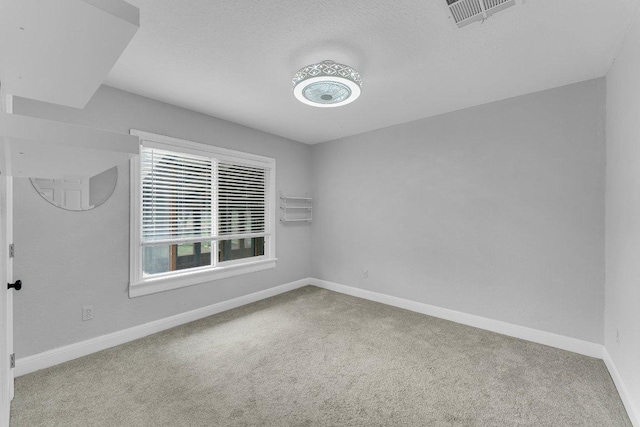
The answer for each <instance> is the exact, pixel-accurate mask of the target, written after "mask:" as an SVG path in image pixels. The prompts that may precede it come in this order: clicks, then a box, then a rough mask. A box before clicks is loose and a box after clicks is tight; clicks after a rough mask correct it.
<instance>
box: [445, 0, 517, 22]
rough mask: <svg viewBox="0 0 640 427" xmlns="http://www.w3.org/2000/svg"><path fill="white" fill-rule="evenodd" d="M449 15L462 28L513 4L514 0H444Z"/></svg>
mask: <svg viewBox="0 0 640 427" xmlns="http://www.w3.org/2000/svg"><path fill="white" fill-rule="evenodd" d="M446 1H447V6H449V10H450V11H451V16H453V19H454V20H455V21H456V24H458V27H460V28H462V27H464V26H465V25H469V24H471V23H472V22H475V21H482V20H484V19H486V18H488V17H489V16H491V15H493V14H494V13H497V12H500V11H501V10H503V9H506V8H508V7H511V6H514V5H515V4H516V0H446Z"/></svg>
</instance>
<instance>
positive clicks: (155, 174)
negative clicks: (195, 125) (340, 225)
mask: <svg viewBox="0 0 640 427" xmlns="http://www.w3.org/2000/svg"><path fill="white" fill-rule="evenodd" d="M131 133H132V134H134V135H137V136H139V137H140V156H138V157H137V158H136V159H134V160H132V166H131V221H132V223H131V235H132V242H131V283H130V286H129V295H130V296H132V297H133V296H139V295H145V294H149V293H155V292H160V291H164V290H169V289H175V288H178V287H183V286H189V285H193V284H197V283H203V282H206V281H210V280H215V279H220V278H224V277H229V276H233V275H237V274H244V273H249V272H254V271H259V270H264V269H267V268H273V267H275V262H276V258H275V224H274V218H275V213H274V212H272V210H273V209H275V191H274V184H275V160H274V159H271V158H268V157H263V156H257V155H254V154H248V153H242V152H238V151H232V150H227V149H222V148H218V147H213V146H209V145H206V144H199V143H195V142H191V141H183V140H180V139H176V138H170V137H166V136H162V135H155V134H150V133H147V132H141V131H134V130H132V131H131Z"/></svg>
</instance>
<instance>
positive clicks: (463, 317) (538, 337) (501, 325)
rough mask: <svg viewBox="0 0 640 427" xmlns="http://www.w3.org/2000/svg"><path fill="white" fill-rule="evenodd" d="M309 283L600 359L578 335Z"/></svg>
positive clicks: (598, 348) (315, 281) (596, 348)
mask: <svg viewBox="0 0 640 427" xmlns="http://www.w3.org/2000/svg"><path fill="white" fill-rule="evenodd" d="M311 284H312V285H314V286H317V287H319V288H324V289H328V290H330V291H335V292H340V293H343V294H347V295H351V296H354V297H358V298H363V299H367V300H370V301H375V302H380V303H382V304H387V305H391V306H394V307H399V308H404V309H405V310H410V311H415V312H417V313H422V314H427V315H429V316H433V317H438V318H440V319H445V320H450V321H452V322H456V323H462V324H463V325H468V326H473V327H475V328H480V329H485V330H487V331H491V332H497V333H499V334H502V335H508V336H510V337H515V338H520V339H523V340H527V341H532V342H535V343H538V344H544V345H548V346H550V347H555V348H560V349H562V350H567V351H572V352H574V353H578V354H583V355H585V356H590V357H595V358H598V359H601V358H602V348H603V346H602V344H597V343H593V342H589V341H583V340H579V339H577V338H571V337H566V336H563V335H558V334H554V333H551V332H545V331H540V330H538V329H533V328H527V327H526V326H519V325H514V324H511V323H507V322H501V321H499V320H493V319H488V318H486V317H481V316H476V315H473V314H467V313H462V312H460V311H455V310H450V309H448V308H442V307H436V306H434V305H429V304H424V303H421V302H416V301H411V300H408V299H404V298H398V297H394V296H391V295H385V294H380V293H377V292H372V291H368V290H365V289H360V288H354V287H352V286H345V285H340V284H338V283H333V282H328V281H326V280H319V279H311Z"/></svg>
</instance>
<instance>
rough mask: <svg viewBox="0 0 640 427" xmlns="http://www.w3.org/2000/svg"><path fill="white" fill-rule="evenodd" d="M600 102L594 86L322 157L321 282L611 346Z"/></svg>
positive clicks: (331, 150) (329, 150)
mask: <svg viewBox="0 0 640 427" xmlns="http://www.w3.org/2000/svg"><path fill="white" fill-rule="evenodd" d="M604 102H605V82H604V80H603V79H598V80H592V81H588V82H584V83H580V84H575V85H571V86H566V87H562V88H558V89H553V90H549V91H545V92H540V93H535V94H531V95H526V96H521V97H518V98H514V99H509V100H506V101H501V102H496V103H492V104H488V105H483V106H479V107H474V108H471V109H467V110H463V111H459V112H454V113H450V114H446V115H442V116H438V117H432V118H428V119H423V120H419V121H415V122H411V123H407V124H403V125H399V126H394V127H390V128H385V129H381V130H378V131H374V132H369V133H365V134H361V135H357V136H353V137H349V138H345V139H341V140H337V141H334V142H329V143H324V144H319V145H315V146H313V154H312V159H313V177H314V178H313V179H314V182H313V186H314V188H313V196H314V205H315V207H314V223H313V225H312V260H313V262H312V275H313V277H316V278H319V279H324V280H328V281H332V282H337V283H341V284H344V285H349V286H355V287H359V288H364V289H368V290H372V291H375V292H381V293H384V294H389V295H393V296H397V297H402V298H407V299H410V300H414V301H419V302H423V303H428V304H432V305H436V306H440V307H445V308H450V309H453V310H458V311H462V312H465V313H471V314H476V315H480V316H484V317H488V318H491V319H497V320H501V321H506V322H510V323H513V324H517V325H523V326H527V327H531V328H536V329H540V330H544V331H550V332H554V333H558V334H562V335H566V336H570V337H575V338H578V339H583V340H587V341H592V342H596V343H602V342H603V309H604V307H603V301H604V187H605V182H604V178H605V144H604V119H605V112H604ZM364 270H368V272H369V277H368V279H365V278H364V277H363V271H364Z"/></svg>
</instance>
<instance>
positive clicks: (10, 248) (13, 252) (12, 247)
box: [9, 243, 16, 258]
mask: <svg viewBox="0 0 640 427" xmlns="http://www.w3.org/2000/svg"><path fill="white" fill-rule="evenodd" d="M15 254H16V250H15V246H14V244H13V243H10V244H9V258H13V257H14V256H15Z"/></svg>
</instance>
